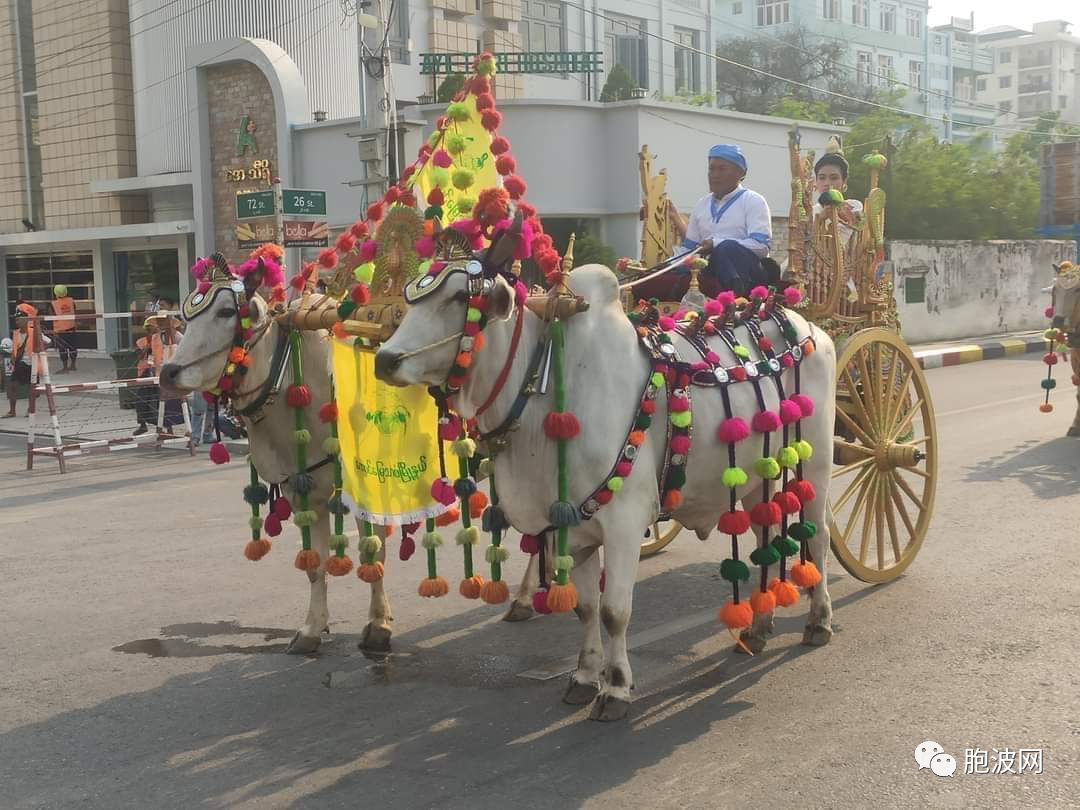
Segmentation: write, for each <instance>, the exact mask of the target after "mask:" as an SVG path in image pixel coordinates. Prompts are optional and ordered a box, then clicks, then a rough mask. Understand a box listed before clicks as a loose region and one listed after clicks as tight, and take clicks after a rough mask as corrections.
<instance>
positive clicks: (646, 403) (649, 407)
mask: <svg viewBox="0 0 1080 810" xmlns="http://www.w3.org/2000/svg"><path fill="white" fill-rule="evenodd" d="M641 412H642V413H644V414H647V415H649V416H652V415H653V414H654V413H656V402H655V401H654V400H651V399H646V400H643V401H642V403H641Z"/></svg>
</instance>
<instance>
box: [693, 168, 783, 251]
mask: <svg viewBox="0 0 1080 810" xmlns="http://www.w3.org/2000/svg"><path fill="white" fill-rule="evenodd" d="M706 239H711V240H712V242H713V244H714V245H719V244H720V243H721V242H724V241H726V240H729V239H731V240H734V241H735V242H738V243H739V244H740V245H742V246H743V247H745V248H748V249H749V250H751V251H753V252H754V253H755V254H756V255H758V256H761V257H765V256H768V255H769V245H770V243H771V242H772V216H771V214H770V213H769V204H768V203H767V202H766V201H765V198H764V197H762V196H761V195H760V194H758V193H757V192H756V191H751V190H750V189H748V188H744V187H743V185H742V184H741V183H740V184H739V185H738V186H736V187H735V189H734V190H733V191H731V192H730V193H728V194H725V195H724V196H723V197H721V198H720V199H719V200H717V199H716V198H715V197H713V195H712V194H706V195H705V196H704V197H702V198H701V199H700V200H698V201H697V203H695V204H694V209H693V211H691V212H690V221H689V222H688V223H687V226H686V240H685V241H684V242H683V246H684V247H688V248H690V247H694V246H696V245H698V244H699V243H701V242H704V241H705V240H706Z"/></svg>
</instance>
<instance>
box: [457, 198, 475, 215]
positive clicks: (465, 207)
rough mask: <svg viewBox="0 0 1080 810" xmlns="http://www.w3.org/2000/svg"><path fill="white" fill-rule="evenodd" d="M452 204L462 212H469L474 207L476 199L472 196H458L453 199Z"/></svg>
mask: <svg viewBox="0 0 1080 810" xmlns="http://www.w3.org/2000/svg"><path fill="white" fill-rule="evenodd" d="M454 204H455V205H456V206H457V209H458V211H460V212H461V213H463V214H471V213H472V210H473V208H475V207H476V200H474V199H473V198H472V197H458V198H457V199H456V200H454Z"/></svg>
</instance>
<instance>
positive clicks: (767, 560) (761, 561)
mask: <svg viewBox="0 0 1080 810" xmlns="http://www.w3.org/2000/svg"><path fill="white" fill-rule="evenodd" d="M750 562H752V563H753V564H754V565H757V566H760V567H761V568H764V567H765V566H767V565H775V564H776V563H778V562H780V552H779V551H777V550H776V549H775V548H773V547H772V546H762V547H761V548H755V549H754V550H753V551H752V552H750Z"/></svg>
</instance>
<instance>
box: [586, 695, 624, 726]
mask: <svg viewBox="0 0 1080 810" xmlns="http://www.w3.org/2000/svg"><path fill="white" fill-rule="evenodd" d="M629 711H630V701H629V700H623V699H622V698H617V697H614V696H612V695H608V694H604V693H601V694H600V695H598V696H597V698H596V700H595V701H593V706H592V711H591V712H589V719H590V720H599V721H600V722H601V723H611V722H613V721H615V720H623V719H625V717H626V715H627V712H629Z"/></svg>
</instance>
